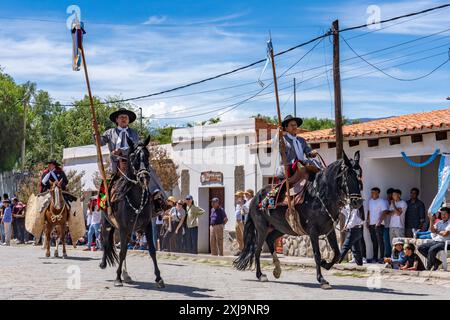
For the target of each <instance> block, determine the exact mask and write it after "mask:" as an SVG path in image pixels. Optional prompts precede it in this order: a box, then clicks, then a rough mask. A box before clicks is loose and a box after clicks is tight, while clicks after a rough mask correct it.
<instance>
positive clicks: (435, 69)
mask: <svg viewBox="0 0 450 320" xmlns="http://www.w3.org/2000/svg"><path fill="white" fill-rule="evenodd" d="M340 37H341V38H342V40H344V42H345V44H346V45H347V47H349V48H350V50H351V51H352V52H353V53H354V54H355V55H356V56H357V57H358V58H360V59H361V60H363V61H364V62H365V63H367V64H368V65H369V66H371V67H372V68H374V69H376V70H378V71H379V72H381V73H382V74H384V75H386V76H388V77H389V78H392V79H394V80H398V81H416V80H420V79H423V78H426V77H428V76H430V75H431V74H433V73H434V72H435V71H437V70H439V69H440V68H441V67H443V66H444V65H445V64H447V62H449V61H450V49H449V50H448V58H447V60H445V61H444V62H443V63H441V64H439V65H438V66H437V67H435V68H434V69H433V70H431V71H430V72H428V73H427V74H424V75H422V76H420V77H417V78H411V79H405V78H398V77H395V76H393V75H391V74H389V73H387V72H385V71H384V70H382V69H381V68H379V67H377V66H376V65H374V64H373V63H371V62H369V61H367V60H366V59H365V58H363V57H362V56H361V55H360V54H358V53H357V52H356V51H355V50H354V49H353V48H352V46H350V44H349V43H348V42H347V40H345V38H344V37H342V36H340Z"/></svg>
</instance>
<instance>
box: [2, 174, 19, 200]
mask: <svg viewBox="0 0 450 320" xmlns="http://www.w3.org/2000/svg"><path fill="white" fill-rule="evenodd" d="M20 176H21V175H20V174H19V173H17V172H16V173H15V172H13V171H6V172H0V192H1V195H3V194H4V193H7V194H9V196H12V195H13V194H14V193H15V192H16V191H17V184H18V181H19V177H20Z"/></svg>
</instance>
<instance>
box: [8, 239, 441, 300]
mask: <svg viewBox="0 0 450 320" xmlns="http://www.w3.org/2000/svg"><path fill="white" fill-rule="evenodd" d="M68 254H69V258H68V259H62V258H44V251H43V250H41V248H40V247H32V246H21V247H1V248H0V257H1V259H0V268H1V270H2V277H1V278H0V299H274V298H276V299H442V298H448V297H449V293H450V283H449V281H446V280H427V279H424V278H418V277H407V276H398V277H397V278H395V277H392V276H391V277H389V278H377V277H372V278H367V277H362V276H360V275H358V274H356V273H354V274H353V273H350V274H344V273H342V272H338V271H336V270H335V271H330V272H328V273H325V275H326V278H327V280H328V281H329V282H330V283H331V284H332V285H333V290H327V291H324V290H322V289H320V288H319V286H318V284H317V282H316V280H315V272H314V270H313V269H295V268H288V269H289V270H284V271H283V274H282V276H281V278H280V279H278V280H276V281H275V279H274V278H273V276H272V274H271V269H269V268H266V270H265V271H264V272H265V273H266V274H267V275H268V277H269V280H270V282H266V283H261V282H258V281H256V278H255V275H254V272H253V271H246V272H239V271H236V270H234V269H232V268H231V267H230V265H229V263H228V264H226V263H221V262H217V263H212V262H202V261H192V259H188V258H183V257H177V258H175V257H160V258H159V265H160V269H161V272H162V276H163V278H164V281H165V282H166V288H164V289H157V288H156V286H155V283H154V275H153V267H152V263H151V259H150V257H149V256H148V255H144V254H143V253H135V252H132V253H131V254H130V253H129V256H128V259H127V261H128V270H129V273H130V275H131V276H132V278H133V280H134V283H133V284H124V287H121V288H116V287H114V286H113V280H114V278H115V269H113V268H108V269H106V270H101V269H100V268H99V267H98V264H99V261H100V257H101V252H83V251H81V249H77V250H73V249H71V250H69V251H68ZM78 272H79V275H80V277H79V280H80V281H79V282H77V279H78V278H77V273H78ZM78 283H79V288H78V287H77V284H78ZM374 287H375V288H374ZM371 288H374V289H371ZM269 292H276V293H277V294H276V296H274V295H273V294H269Z"/></svg>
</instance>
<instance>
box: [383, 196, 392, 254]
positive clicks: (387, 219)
mask: <svg viewBox="0 0 450 320" xmlns="http://www.w3.org/2000/svg"><path fill="white" fill-rule="evenodd" d="M393 192H394V188H389V189H387V190H386V200H385V201H386V207H387V208H388V209H387V210H385V211H384V212H383V221H384V230H383V242H384V257H385V258H389V257H390V256H391V252H392V246H391V238H390V235H389V228H390V224H391V214H390V211H389V206H390V204H391V201H392V193H393Z"/></svg>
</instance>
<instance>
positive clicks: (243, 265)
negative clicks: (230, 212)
mask: <svg viewBox="0 0 450 320" xmlns="http://www.w3.org/2000/svg"><path fill="white" fill-rule="evenodd" d="M255 252H256V228H255V222H254V221H253V219H252V214H251V212H250V213H249V214H248V215H247V221H246V222H245V226H244V249H243V250H242V251H241V253H240V254H239V256H238V257H237V258H236V260H234V261H233V266H234V267H235V268H236V269H237V270H241V271H243V270H246V269H248V268H251V266H252V264H253V259H254V257H255Z"/></svg>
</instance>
